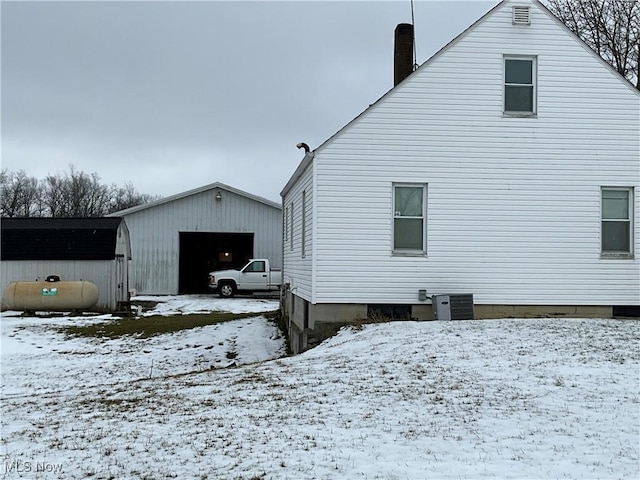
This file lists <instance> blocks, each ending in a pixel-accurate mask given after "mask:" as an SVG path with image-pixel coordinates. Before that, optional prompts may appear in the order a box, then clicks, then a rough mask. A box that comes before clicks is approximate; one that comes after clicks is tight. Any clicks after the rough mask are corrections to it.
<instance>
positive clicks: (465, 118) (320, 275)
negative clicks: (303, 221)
mask: <svg viewBox="0 0 640 480" xmlns="http://www.w3.org/2000/svg"><path fill="white" fill-rule="evenodd" d="M511 15H512V11H511V5H510V4H509V3H507V4H505V5H504V6H501V7H498V8H497V9H495V10H494V11H493V12H492V13H491V14H489V16H487V17H485V18H484V19H483V20H481V21H480V22H479V23H477V24H476V25H475V26H474V27H473V28H471V29H470V30H468V31H467V32H466V33H465V34H464V35H463V36H462V37H461V38H459V39H458V40H457V41H455V42H453V43H452V44H450V45H449V46H448V47H446V48H445V49H444V50H443V51H441V52H440V53H439V54H438V55H437V56H436V57H434V58H432V59H431V60H430V61H429V62H427V64H426V65H423V66H422V67H420V68H419V69H418V70H417V71H416V72H415V73H414V74H413V75H412V76H411V77H409V78H408V79H406V80H405V81H404V82H402V84H400V85H399V86H398V87H396V88H395V89H393V90H392V91H391V92H390V93H389V94H388V95H386V96H385V97H384V98H382V99H381V100H380V101H378V102H376V103H375V104H374V105H373V106H372V107H370V108H369V109H368V110H367V111H366V112H365V113H363V114H362V115H361V116H359V117H358V118H357V119H356V120H354V121H353V122H352V123H351V124H349V125H348V126H346V127H345V128H344V129H343V130H342V131H340V132H339V133H338V134H337V135H335V136H334V137H333V138H332V139H330V140H329V141H328V142H326V143H325V144H324V145H322V146H321V147H320V148H318V149H316V151H315V158H314V161H313V168H314V172H315V173H314V174H315V177H316V178H315V185H316V186H317V187H316V191H314V192H313V195H314V205H315V207H314V208H315V209H314V215H315V217H314V218H313V219H309V222H313V223H314V228H315V230H314V231H315V234H314V238H313V261H314V265H315V268H314V271H313V272H311V271H309V272H308V275H309V279H308V280H306V281H307V282H308V283H311V278H313V279H314V281H315V282H316V284H315V287H314V291H315V295H316V297H315V300H316V301H317V302H321V303H398V304H399V303H417V298H418V290H419V289H427V291H428V292H429V294H435V293H473V294H474V299H475V301H476V302H477V303H481V304H520V305H549V304H554V305H575V304H581V305H629V304H637V303H638V296H637V292H638V291H640V264H639V263H638V260H637V259H635V260H634V259H623V260H619V259H611V260H608V259H602V258H601V245H600V229H601V225H600V223H601V222H600V221H599V219H600V218H601V217H600V209H601V206H600V203H601V201H600V191H601V186H602V185H638V184H640V178H639V177H640V173H639V170H638V158H640V146H639V144H638V134H639V132H640V97H639V96H638V95H637V93H634V91H633V89H632V88H631V87H630V86H628V85H626V84H625V83H624V81H623V80H622V79H620V78H619V77H618V76H617V75H616V74H615V72H612V71H610V70H609V69H608V68H607V67H605V66H604V65H603V63H602V62H601V61H599V60H598V59H597V58H595V56H594V55H593V54H592V53H590V52H589V51H588V50H587V48H586V47H584V46H582V45H581V44H580V43H579V41H578V40H577V39H576V38H575V37H574V36H573V35H572V34H571V33H570V32H568V31H566V30H565V29H564V28H563V27H561V26H560V25H559V24H558V23H557V22H556V21H555V20H553V19H552V18H551V17H550V16H548V15H547V14H546V13H544V12H543V11H541V9H540V7H539V6H537V4H536V3H532V4H531V25H530V26H527V27H522V26H513V25H512V16H511ZM505 55H508V56H516V57H517V56H523V57H529V58H532V57H535V58H536V64H537V68H536V71H537V75H536V79H537V107H536V110H537V119H536V121H535V122H529V121H526V122H523V121H522V119H521V118H511V117H510V116H505V115H504V111H503V107H504V105H503V103H504V99H503V94H504V91H503V89H504V86H503V69H504V58H505ZM390 68H391V66H390ZM461 71H464V72H465V75H460V72H461ZM372 100H373V99H372ZM304 181H306V180H305V179H303V178H301V179H300V180H299V181H298V182H297V183H296V184H295V185H294V186H293V187H292V188H291V191H290V193H289V194H288V195H291V194H292V193H293V191H294V190H297V191H298V192H301V190H302V188H303V187H302V186H301V183H303V182H304ZM416 181H418V182H424V183H427V182H428V212H427V219H426V225H427V229H428V256H419V257H412V256H397V255H393V254H392V252H391V251H390V250H391V249H390V239H392V238H393V215H391V214H390V212H389V207H390V205H392V204H393V190H392V188H390V182H392V183H394V184H401V183H409V184H410V183H413V182H416ZM637 197H638V195H636V196H635V197H634V203H635V208H634V210H633V211H634V212H635V214H636V215H637V212H638V210H639V208H638V198H637ZM639 223H640V222H638V221H635V222H634V223H633V229H634V231H635V236H634V241H635V242H636V248H637V242H638V228H639V227H638V224H639ZM298 281H299V282H302V281H303V278H302V277H301V278H300V279H299V280H298Z"/></svg>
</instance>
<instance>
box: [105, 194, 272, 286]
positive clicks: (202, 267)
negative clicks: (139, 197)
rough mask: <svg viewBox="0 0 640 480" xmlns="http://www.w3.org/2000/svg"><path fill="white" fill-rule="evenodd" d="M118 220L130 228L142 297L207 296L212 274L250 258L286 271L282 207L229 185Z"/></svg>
mask: <svg viewBox="0 0 640 480" xmlns="http://www.w3.org/2000/svg"><path fill="white" fill-rule="evenodd" d="M113 216H118V217H123V218H125V219H126V221H127V226H128V227H129V232H130V237H131V251H132V261H131V267H130V279H131V280H130V286H131V287H130V288H131V289H132V290H133V291H135V293H136V294H177V293H198V292H207V284H208V277H207V274H208V272H210V271H211V270H221V269H226V268H238V267H242V266H243V265H244V264H245V263H246V262H247V260H249V259H250V258H268V259H270V260H271V264H272V265H273V266H276V267H280V266H281V265H282V207H281V206H280V205H279V204H278V203H276V202H272V201H271V200H267V199H265V198H262V197H259V196H257V195H253V194H251V193H248V192H245V191H242V190H239V189H237V188H234V187H230V186H229V185H225V184H223V183H219V182H216V183H212V184H209V185H205V186H202V187H199V188H195V189H193V190H189V191H186V192H183V193H179V194H177V195H173V196H170V197H166V198H162V199H160V200H157V201H155V202H151V203H147V204H144V205H138V206H136V207H132V208H129V209H126V210H122V211H120V212H116V213H114V214H113Z"/></svg>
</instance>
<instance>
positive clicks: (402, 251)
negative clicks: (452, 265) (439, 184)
mask: <svg viewBox="0 0 640 480" xmlns="http://www.w3.org/2000/svg"><path fill="white" fill-rule="evenodd" d="M396 187H414V188H417V187H422V216H421V217H396V213H395V212H396ZM428 191H429V190H428V184H427V183H417V182H416V183H410V182H394V183H392V184H391V254H392V255H393V256H398V257H400V256H414V257H426V256H427V203H428V198H427V194H428ZM396 218H420V219H422V249H412V248H396V247H395V243H396V242H395V240H396V232H395V223H396V222H395V220H396Z"/></svg>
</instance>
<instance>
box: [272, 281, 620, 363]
mask: <svg viewBox="0 0 640 480" xmlns="http://www.w3.org/2000/svg"><path fill="white" fill-rule="evenodd" d="M282 302H283V304H282V312H283V315H284V316H285V319H286V320H287V325H288V328H289V341H290V346H291V351H292V352H293V353H300V352H303V351H304V350H307V349H309V348H311V347H313V346H315V345H317V344H318V343H320V342H322V341H323V340H326V339H327V338H329V337H331V336H333V335H335V334H336V333H337V331H338V330H340V328H342V327H343V326H345V325H354V324H356V325H357V324H362V323H371V322H375V321H383V320H394V319H395V320H405V319H406V320H417V321H431V320H435V318H434V313H433V308H432V305H431V304H430V303H422V304H414V305H403V306H402V307H403V309H406V310H408V311H410V315H409V316H407V317H401V318H392V317H388V318H383V317H377V318H371V316H370V315H368V312H370V308H369V307H370V306H369V305H368V304H362V303H348V304H345V303H324V304H315V305H314V304H311V303H310V302H308V301H307V300H305V299H304V298H301V297H299V296H297V295H295V294H292V293H291V292H286V294H285V296H284V297H283V299H282ZM390 307H391V306H390ZM613 316H614V308H613V307H612V306H602V305H482V304H481V305H474V319H476V320H484V319H487V320H488V319H497V318H556V317H558V318H612V317H613Z"/></svg>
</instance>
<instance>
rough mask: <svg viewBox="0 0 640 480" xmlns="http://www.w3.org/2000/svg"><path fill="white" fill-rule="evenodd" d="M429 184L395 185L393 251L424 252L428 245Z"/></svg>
mask: <svg viewBox="0 0 640 480" xmlns="http://www.w3.org/2000/svg"><path fill="white" fill-rule="evenodd" d="M426 218H427V186H426V185H425V184H416V183H398V184H394V185H393V251H394V252H395V253H417V254H424V253H425V252H426V250H427V247H426V234H425V232H426Z"/></svg>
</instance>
